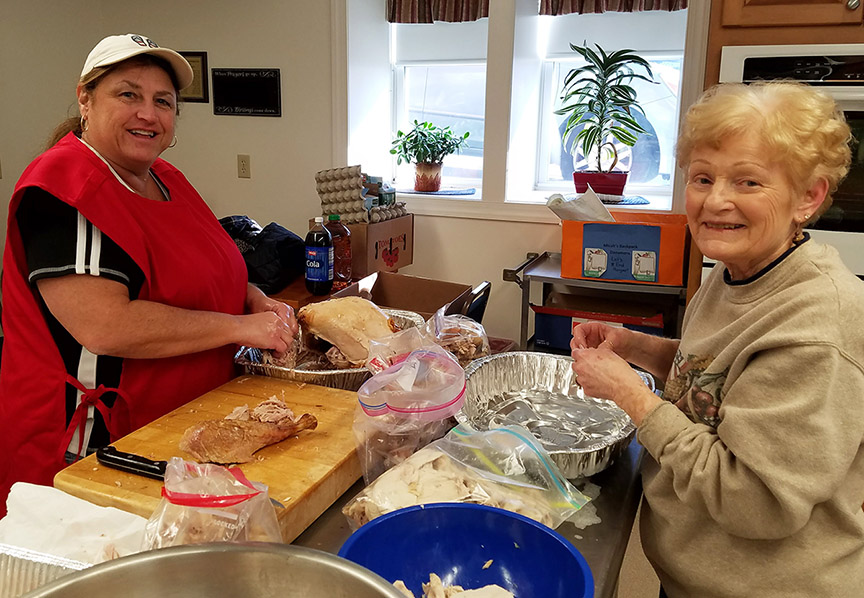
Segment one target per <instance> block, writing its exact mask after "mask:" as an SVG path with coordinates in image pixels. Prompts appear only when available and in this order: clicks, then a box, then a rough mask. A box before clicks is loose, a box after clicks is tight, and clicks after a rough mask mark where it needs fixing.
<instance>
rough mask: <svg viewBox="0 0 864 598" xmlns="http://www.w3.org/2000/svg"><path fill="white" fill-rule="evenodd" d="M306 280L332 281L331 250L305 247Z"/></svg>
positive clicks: (330, 248) (329, 248) (328, 248)
mask: <svg viewBox="0 0 864 598" xmlns="http://www.w3.org/2000/svg"><path fill="white" fill-rule="evenodd" d="M306 280H310V281H312V282H328V281H330V280H333V248H332V247H310V246H308V245H307V246H306Z"/></svg>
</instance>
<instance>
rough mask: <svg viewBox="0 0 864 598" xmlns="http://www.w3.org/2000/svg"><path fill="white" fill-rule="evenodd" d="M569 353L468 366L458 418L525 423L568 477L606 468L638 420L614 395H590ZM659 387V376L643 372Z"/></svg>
mask: <svg viewBox="0 0 864 598" xmlns="http://www.w3.org/2000/svg"><path fill="white" fill-rule="evenodd" d="M572 365H573V360H572V359H571V358H569V357H564V356H559V355H550V354H547V353H535V352H511V353H499V354H497V355H490V356H488V357H482V358H480V359H477V360H475V361H473V362H471V363H470V364H468V366H467V367H466V368H465V376H466V378H467V381H466V389H465V403H464V405H463V406H462V410H461V411H460V412H459V413H457V414H456V419H457V420H458V421H459V423H462V424H465V425H468V426H470V427H472V428H474V429H476V430H488V429H490V428H496V427H499V426H502V425H510V424H518V425H522V426H525V427H526V428H528V429H529V430H531V432H532V433H533V434H534V436H535V437H536V438H537V439H538V440H539V441H540V443H541V444H542V445H543V447H544V448H545V449H546V450H547V451H548V452H549V455H550V456H551V458H552V460H553V461H554V462H555V463H556V464H557V465H558V467H559V469H561V472H562V473H563V474H564V476H565V477H566V478H568V479H572V478H579V477H587V476H592V475H594V474H596V473H599V472H601V471H603V470H604V469H606V468H607V467H608V466H609V465H611V464H612V463H613V461H614V460H615V458H616V457H618V456H619V455H620V454H621V453H623V452H624V450H625V449H626V448H627V445H628V444H630V441H631V439H632V438H633V435H634V433H635V431H636V426H635V425H634V424H633V422H632V421H631V419H630V417H629V416H628V415H627V414H626V413H625V412H624V411H622V410H621V409H620V408H619V407H618V406H617V405H615V404H614V403H613V402H612V401H608V400H605V399H596V398H593V397H587V396H585V393H584V392H583V391H582V388H581V387H580V386H578V384H576V380H575V375H574V373H573V369H572V367H571V366H572ZM638 373H639V375H640V376H642V379H643V380H644V381H645V384H646V385H647V386H648V388H650V389H651V390H652V391H653V390H654V378H653V377H652V376H651V375H650V374H646V373H644V372H638Z"/></svg>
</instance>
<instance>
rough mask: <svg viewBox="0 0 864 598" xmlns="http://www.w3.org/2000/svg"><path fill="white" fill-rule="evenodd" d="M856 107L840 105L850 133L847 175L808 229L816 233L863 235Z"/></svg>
mask: <svg viewBox="0 0 864 598" xmlns="http://www.w3.org/2000/svg"><path fill="white" fill-rule="evenodd" d="M862 93H864V92H862ZM856 104H861V105H860V106H855V108H856V109H850V103H848V102H840V107H841V108H842V109H843V113H844V114H845V115H846V122H847V123H849V127H850V128H851V129H852V162H851V164H850V165H849V174H848V175H846V178H845V179H843V181H841V183H840V186H839V187H838V188H837V191H836V192H835V193H834V201H833V203H832V204H831V207H830V208H828V211H826V212H825V213H824V214H823V215H822V217H821V218H820V219H819V220H818V221H817V222H816V223H815V224H814V225H813V226H812V227H811V228H814V229H816V230H830V231H838V232H852V233H864V145H862V143H861V140H864V102H860V103H859V102H856ZM857 108H860V109H857ZM862 241H864V239H862Z"/></svg>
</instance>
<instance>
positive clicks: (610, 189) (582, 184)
mask: <svg viewBox="0 0 864 598" xmlns="http://www.w3.org/2000/svg"><path fill="white" fill-rule="evenodd" d="M589 183H590V185H591V188H592V189H594V193H598V194H603V195H624V185H626V184H627V173H626V172H574V173H573V184H574V185H576V193H585V191H587V190H588V184H589Z"/></svg>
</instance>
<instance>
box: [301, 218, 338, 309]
mask: <svg viewBox="0 0 864 598" xmlns="http://www.w3.org/2000/svg"><path fill="white" fill-rule="evenodd" d="M332 287H333V238H332V237H331V236H330V231H328V230H327V229H326V228H324V217H323V216H316V217H315V224H314V225H313V226H312V228H311V229H309V232H308V233H306V289H307V290H308V291H309V292H310V293H312V294H313V295H329V294H330V289H331V288H332Z"/></svg>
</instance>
